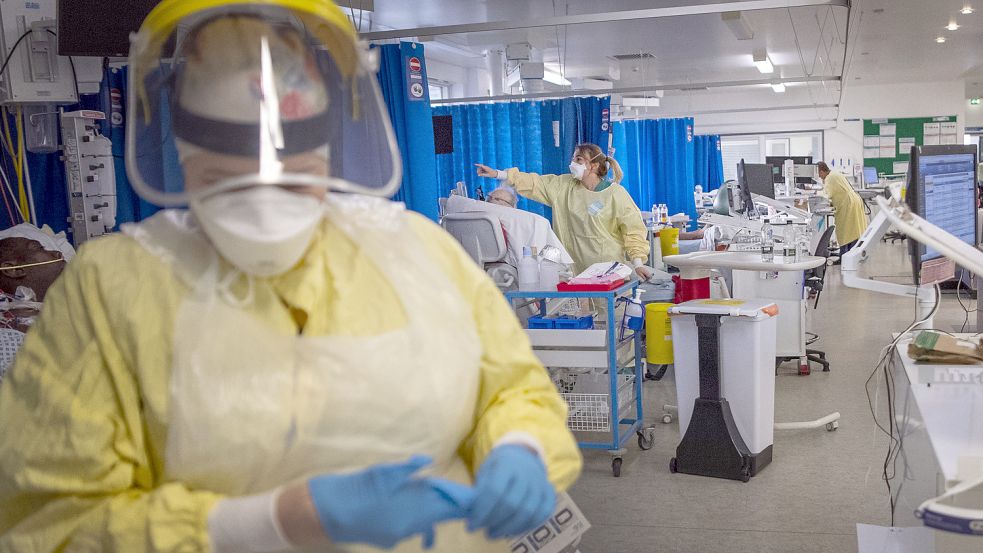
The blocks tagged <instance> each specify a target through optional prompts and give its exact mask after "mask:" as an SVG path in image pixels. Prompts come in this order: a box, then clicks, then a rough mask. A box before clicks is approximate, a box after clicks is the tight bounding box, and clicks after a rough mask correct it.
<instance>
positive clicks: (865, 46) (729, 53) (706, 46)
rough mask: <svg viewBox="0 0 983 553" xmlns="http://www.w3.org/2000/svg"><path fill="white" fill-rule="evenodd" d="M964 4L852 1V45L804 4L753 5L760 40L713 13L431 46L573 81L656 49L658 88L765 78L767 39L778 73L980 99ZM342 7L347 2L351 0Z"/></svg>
mask: <svg viewBox="0 0 983 553" xmlns="http://www.w3.org/2000/svg"><path fill="white" fill-rule="evenodd" d="M966 1H968V3H970V4H973V5H974V8H977V9H979V10H980V11H978V12H977V13H974V14H972V15H960V14H958V11H959V9H960V8H961V7H962V6H963V5H964V3H966V2H965V1H964V0H854V2H853V8H852V10H851V13H850V18H851V21H850V24H851V28H850V39H849V42H850V44H849V48H845V44H844V41H845V40H846V36H847V35H846V33H847V16H848V11H847V10H846V9H844V8H830V7H818V8H817V7H805V8H791V9H772V10H761V11H753V12H745V17H746V19H747V21H748V22H749V23H750V25H751V28H752V29H753V30H754V32H755V36H754V38H753V39H751V40H744V41H739V40H737V38H736V37H735V36H734V34H733V33H732V32H731V31H730V30H729V29H728V28H727V26H726V25H724V24H723V22H722V21H721V19H720V16H719V15H716V14H715V15H694V16H685V17H671V18H661V19H645V20H636V21H624V22H605V23H593V24H584V25H570V26H566V27H546V28H537V29H523V30H513V31H490V32H479V33H467V34H456V35H445V36H440V37H437V42H438V43H440V44H434V43H433V42H431V43H429V44H431V45H432V46H428V56H434V57H437V58H438V59H442V60H443V61H448V62H452V63H457V64H459V65H470V66H484V60H483V58H482V57H481V55H482V53H483V52H484V51H486V50H489V49H503V48H504V46H505V45H506V44H509V43H513V42H529V43H530V44H532V45H533V46H534V47H536V48H540V49H541V50H542V54H543V60H544V61H546V62H547V63H560V62H563V64H564V66H565V72H566V75H567V76H568V77H582V76H592V75H599V74H602V73H604V72H605V69H606V68H607V66H608V64H609V63H610V58H611V57H613V56H615V55H620V54H632V53H639V52H648V53H651V54H654V55H655V60H654V61H652V62H651V63H649V64H633V65H631V66H629V67H638V69H639V71H638V72H637V73H642V74H643V75H644V76H643V77H642V79H643V81H644V82H646V83H649V82H651V83H653V84H657V83H688V82H692V83H699V82H714V81H733V80H750V79H761V78H762V77H763V75H762V74H761V73H759V72H758V71H757V69H756V68H755V67H754V65H753V63H752V59H751V54H752V52H753V51H754V50H755V49H756V48H762V47H764V48H766V49H767V51H768V53H769V56H770V57H771V59H772V61H773V62H774V63H775V65H776V73H775V75H774V76H781V77H784V78H794V77H801V76H803V75H817V76H833V75H840V74H841V73H842V72H843V63H844V52H846V67H847V72H846V75H845V78H844V86H849V85H850V84H851V83H856V84H872V83H893V82H905V81H933V80H946V81H952V80H960V79H965V80H966V82H967V95H968V96H980V95H983V53H981V52H983V49H981V46H983V0H966ZM702 3H711V2H709V1H700V0H675V1H665V0H655V1H651V0H649V1H646V0H620V1H619V0H483V1H482V0H477V1H476V0H415V1H412V2H409V1H405V0H375V12H374V13H373V14H371V17H369V14H366V15H365V17H363V20H362V28H361V30H362V31H363V32H368V31H377V30H388V29H413V28H418V27H429V26H439V25H451V24H464V23H481V22H488V21H522V20H526V19H530V18H544V17H552V16H554V15H580V14H591V13H598V14H600V13H606V12H610V11H622V10H633V9H645V8H654V7H665V6H679V5H694V4H702ZM339 4H341V5H344V4H345V2H344V0H342V1H341V2H339ZM977 4H978V5H977ZM875 10H883V12H880V13H875ZM952 17H955V18H956V19H957V21H958V23H959V24H960V25H961V26H962V27H961V28H960V29H959V30H958V31H954V32H950V31H946V30H944V29H943V27H944V26H945V25H946V24H947V23H948V22H949V20H950V18H952ZM939 35H945V36H946V37H947V39H948V40H947V42H946V43H945V44H936V42H935V37H936V36H939ZM443 45H450V46H449V47H447V46H443ZM630 77H635V78H638V75H633V76H629V75H625V74H624V73H623V74H622V78H624V79H628V78H630ZM858 77H859V79H858ZM971 83H979V84H978V85H973V84H971ZM615 86H617V83H616V84H615ZM803 86H804V85H803ZM758 88H760V89H761V94H772V93H771V91H770V89H769V88H768V87H758ZM810 88H812V89H814V91H815V92H814V94H813V100H814V101H815V102H816V103H827V102H836V101H837V99H838V96H839V87H838V86H835V85H833V86H831V85H830V84H827V85H825V86H823V85H820V84H812V85H810ZM668 94H672V93H667V95H668ZM677 94H681V93H677ZM687 94H689V93H687ZM823 95H825V97H823Z"/></svg>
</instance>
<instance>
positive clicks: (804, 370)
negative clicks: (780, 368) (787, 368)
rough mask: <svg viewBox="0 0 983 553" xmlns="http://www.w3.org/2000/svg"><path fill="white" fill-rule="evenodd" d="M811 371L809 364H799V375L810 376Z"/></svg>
mask: <svg viewBox="0 0 983 553" xmlns="http://www.w3.org/2000/svg"><path fill="white" fill-rule="evenodd" d="M811 372H812V371H811V370H810V369H809V365H808V364H805V365H799V376H809V374H810V373H811Z"/></svg>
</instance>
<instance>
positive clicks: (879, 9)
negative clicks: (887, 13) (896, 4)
mask: <svg viewBox="0 0 983 553" xmlns="http://www.w3.org/2000/svg"><path fill="white" fill-rule="evenodd" d="M874 13H876V14H878V15H880V14H882V13H884V8H874Z"/></svg>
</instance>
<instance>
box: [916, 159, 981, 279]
mask: <svg viewBox="0 0 983 553" xmlns="http://www.w3.org/2000/svg"><path fill="white" fill-rule="evenodd" d="M905 196H906V201H907V202H908V205H909V206H911V209H912V210H913V211H914V212H915V213H916V214H918V215H920V216H921V217H922V218H924V219H925V220H926V221H928V222H930V223H932V224H933V225H935V226H938V227H940V228H942V229H943V230H945V231H946V232H948V233H950V234H952V235H953V236H956V237H957V238H959V239H960V240H962V241H963V242H965V243H967V244H969V245H971V246H975V245H976V244H977V240H978V237H977V236H976V205H977V204H976V202H977V192H976V147H975V146H961V145H947V146H917V147H915V148H914V149H913V150H912V157H911V161H910V163H909V166H908V189H907V193H906V194H905ZM909 248H910V249H911V257H912V267H913V271H914V277H915V282H920V283H925V279H924V278H922V273H923V270H924V269H925V267H926V264H928V263H931V262H933V261H935V260H939V259H940V258H942V257H943V256H942V254H941V253H939V252H937V251H935V250H934V249H932V248H930V247H927V246H924V245H922V244H919V243H917V242H915V241H914V240H910V241H909ZM933 266H934V264H933ZM931 280H933V281H934V280H937V279H934V278H933V279H931Z"/></svg>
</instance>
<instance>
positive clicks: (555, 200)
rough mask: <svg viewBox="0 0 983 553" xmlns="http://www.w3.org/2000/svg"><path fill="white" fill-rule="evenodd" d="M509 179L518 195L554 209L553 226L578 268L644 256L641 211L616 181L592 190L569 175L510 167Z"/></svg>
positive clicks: (645, 237) (645, 241) (645, 235)
mask: <svg viewBox="0 0 983 553" xmlns="http://www.w3.org/2000/svg"><path fill="white" fill-rule="evenodd" d="M508 181H509V184H511V185H512V186H514V187H515V189H516V191H518V192H519V194H522V195H523V196H525V197H526V198H529V199H530V200H535V201H537V202H540V203H543V204H546V205H548V206H550V207H551V208H553V230H554V231H555V232H556V235H557V236H558V237H559V238H560V242H562V243H563V245H564V246H565V247H566V248H567V251H569V252H570V257H572V258H573V260H574V269H575V270H576V271H577V273H580V272H582V271H583V270H585V269H586V268H587V267H589V266H591V265H593V264H594V263H602V262H607V263H611V262H614V261H622V262H624V261H628V262H631V261H633V260H634V259H642V260H647V259H648V256H649V242H648V231H647V229H646V228H645V223H644V222H643V221H642V213H641V211H639V209H638V206H636V205H635V202H634V201H633V200H632V199H631V196H629V195H628V191H627V190H625V189H624V187H622V186H621V185H620V184H612V185H611V186H609V187H607V188H605V189H604V190H602V191H600V192H592V191H590V190H588V189H587V188H585V187H584V185H582V184H581V183H580V181H578V180H577V179H575V178H574V177H573V175H569V174H567V175H537V174H535V173H522V172H520V171H519V170H518V169H515V168H513V169H509V171H508Z"/></svg>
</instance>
